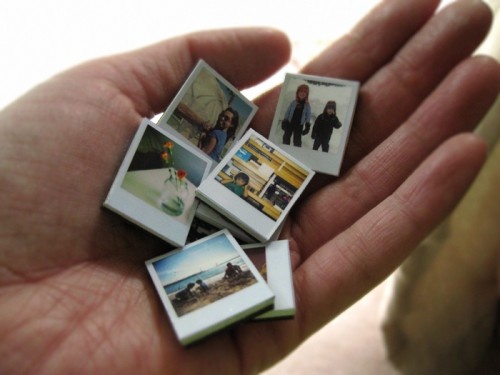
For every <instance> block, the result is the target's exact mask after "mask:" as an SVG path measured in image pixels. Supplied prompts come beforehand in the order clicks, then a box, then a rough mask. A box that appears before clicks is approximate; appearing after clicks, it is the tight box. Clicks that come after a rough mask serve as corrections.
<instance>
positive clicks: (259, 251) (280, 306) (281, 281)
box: [242, 240, 295, 320]
mask: <svg viewBox="0 0 500 375" xmlns="http://www.w3.org/2000/svg"><path fill="white" fill-rule="evenodd" d="M242 248H243V250H244V251H245V253H246V254H247V255H248V257H249V258H250V260H251V261H252V263H253V264H254V266H255V267H256V268H257V269H258V270H259V272H260V274H261V275H262V277H263V278H264V279H265V280H266V282H267V284H268V285H269V287H270V288H271V290H272V291H273V293H274V295H275V298H274V306H273V309H272V310H269V311H266V312H264V313H263V314H260V315H257V316H256V317H255V318H254V319H257V320H261V319H285V318H287V319H289V318H293V317H294V316H295V294H294V288H293V276H292V264H291V260H290V249H289V246H288V241H287V240H280V241H272V242H268V243H267V244H252V245H243V246H242Z"/></svg>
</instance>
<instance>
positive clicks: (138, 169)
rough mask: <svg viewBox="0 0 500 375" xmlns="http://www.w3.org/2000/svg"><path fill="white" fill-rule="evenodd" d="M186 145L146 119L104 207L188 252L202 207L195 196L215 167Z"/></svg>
mask: <svg viewBox="0 0 500 375" xmlns="http://www.w3.org/2000/svg"><path fill="white" fill-rule="evenodd" d="M192 150H193V148H192V146H190V145H189V144H188V143H187V142H186V141H185V140H184V139H182V138H179V137H177V136H175V135H174V134H169V133H168V132H166V131H165V130H163V129H160V128H158V127H157V126H156V125H155V124H154V123H152V122H151V121H150V120H148V119H144V120H143V121H142V122H141V124H140V126H139V129H138V131H137V133H136V135H135V137H134V139H133V140H132V143H131V145H130V148H129V150H128V151H127V154H126V155H125V158H124V159H123V162H122V165H121V166H120V169H119V170H118V173H117V176H116V178H115V180H114V182H113V185H112V186H111V189H110V191H109V193H108V196H107V197H106V200H105V201H104V204H103V205H104V207H106V208H108V209H110V210H112V211H114V212H116V213H118V214H119V215H121V216H123V217H124V218H126V219H127V220H129V221H131V222H133V223H135V224H137V225H139V226H141V227H142V228H144V229H146V230H147V231H149V232H151V233H153V234H154V235H156V236H158V237H160V238H162V239H163V240H165V241H167V242H168V243H170V244H172V245H174V246H183V245H184V244H185V242H186V238H187V235H188V232H189V228H190V225H191V222H192V220H193V218H194V215H195V211H196V207H197V205H198V203H199V201H198V200H197V199H196V198H195V190H196V188H197V187H198V186H199V185H200V183H201V181H202V180H203V179H204V178H206V177H207V176H208V174H209V172H210V168H211V164H212V162H211V161H210V159H209V158H208V157H206V156H204V155H202V154H198V153H193V151H192Z"/></svg>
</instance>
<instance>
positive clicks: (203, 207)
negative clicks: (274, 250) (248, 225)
mask: <svg viewBox="0 0 500 375" xmlns="http://www.w3.org/2000/svg"><path fill="white" fill-rule="evenodd" d="M195 218H197V219H199V220H201V221H203V222H204V223H206V224H208V225H211V226H212V227H214V228H217V230H220V229H227V230H229V232H230V233H231V234H232V235H233V236H234V237H235V238H236V240H237V241H238V242H239V243H240V244H241V243H244V244H251V243H254V242H255V238H253V237H251V236H250V235H249V234H248V233H246V232H245V231H244V230H242V229H241V228H240V227H239V226H237V225H236V224H234V223H233V222H232V221H230V220H228V219H226V218H225V217H224V216H222V215H221V214H220V213H219V212H217V211H215V210H214V209H213V208H212V207H210V206H208V205H207V204H205V203H203V202H200V203H199V204H198V207H197V208H196V212H195Z"/></svg>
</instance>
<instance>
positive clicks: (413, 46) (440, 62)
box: [345, 1, 492, 168]
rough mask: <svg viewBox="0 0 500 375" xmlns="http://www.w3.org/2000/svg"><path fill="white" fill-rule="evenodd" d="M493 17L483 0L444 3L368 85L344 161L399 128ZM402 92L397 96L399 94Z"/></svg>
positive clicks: (354, 158)
mask: <svg viewBox="0 0 500 375" xmlns="http://www.w3.org/2000/svg"><path fill="white" fill-rule="evenodd" d="M491 21H492V12H491V9H490V8H489V7H488V6H486V5H485V4H484V3H482V2H468V1H459V2H456V3H454V4H452V5H451V6H449V7H447V8H445V9H444V10H443V11H442V12H439V13H438V14H437V15H436V16H435V17H433V18H432V19H431V20H430V21H429V22H428V24H427V25H426V26H425V27H424V28H423V29H422V30H421V31H420V32H419V33H418V34H416V35H415V37H413V38H412V39H411V40H410V41H409V42H408V43H407V44H406V45H405V46H404V47H403V48H402V49H401V51H399V52H398V53H397V54H396V55H395V57H394V58H393V60H392V61H391V62H390V63H388V64H386V65H385V66H384V67H383V68H381V69H380V70H379V71H378V72H377V73H376V74H375V75H374V76H373V77H372V78H370V79H369V80H368V81H367V82H366V83H365V84H364V86H363V88H362V90H361V93H360V102H359V106H360V107H362V109H363V110H362V111H359V112H358V113H357V117H356V126H355V127H354V128H353V131H352V132H351V135H350V138H349V147H348V149H347V152H346V155H345V159H346V163H345V167H346V168H348V167H349V166H350V165H352V164H353V163H355V162H356V161H358V160H360V159H361V158H362V157H363V156H364V155H366V154H367V153H368V152H369V151H370V150H372V149H373V148H374V147H375V146H376V145H377V144H378V143H380V142H381V141H382V140H383V139H384V138H385V137H387V135H389V134H390V133H391V132H392V131H394V129H396V128H397V127H398V126H399V125H400V124H401V123H402V122H403V121H405V120H406V119H407V118H408V116H409V115H410V114H411V113H412V112H413V111H414V110H415V108H417V107H418V106H419V105H420V103H421V102H422V101H423V100H424V99H425V98H426V97H427V96H428V95H429V94H430V93H431V92H432V91H433V90H434V89H435V87H436V86H437V85H438V84H439V83H440V82H441V81H442V80H443V79H444V78H445V77H446V76H447V74H448V73H449V71H450V70H452V69H453V68H454V67H455V66H456V65H457V64H459V63H460V62H461V61H462V60H463V59H465V58H467V57H468V56H470V54H471V53H472V52H473V51H474V50H475V49H476V48H477V47H478V46H479V44H480V43H481V41H482V40H483V39H484V38H485V36H486V35H487V32H488V29H489V26H490V25H491ZM394 98H397V100H394Z"/></svg>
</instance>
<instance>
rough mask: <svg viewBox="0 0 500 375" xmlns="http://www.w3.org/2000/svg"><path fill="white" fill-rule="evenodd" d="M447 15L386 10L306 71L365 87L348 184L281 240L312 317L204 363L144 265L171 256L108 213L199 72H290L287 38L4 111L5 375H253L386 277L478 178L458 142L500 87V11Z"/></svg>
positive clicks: (299, 215) (234, 342)
mask: <svg viewBox="0 0 500 375" xmlns="http://www.w3.org/2000/svg"><path fill="white" fill-rule="evenodd" d="M435 3H436V1H434V0H426V1H424V0H422V1H418V2H397V1H393V2H386V3H385V4H384V5H382V6H381V8H379V9H378V10H376V11H374V12H373V13H372V14H371V15H370V16H368V18H366V19H365V20H363V21H362V22H361V23H360V25H358V26H357V27H356V28H355V30H354V31H353V32H352V33H351V34H350V36H347V37H345V38H343V39H341V40H340V41H338V42H337V43H335V44H334V45H333V46H332V47H330V48H329V49H328V50H326V51H325V52H324V53H323V54H322V55H320V56H319V57H318V58H317V59H315V60H314V61H312V62H311V63H310V64H309V65H308V66H306V67H305V68H304V71H303V72H304V73H307V74H315V75H324V76H334V77H340V78H345V79H357V80H359V81H361V83H362V87H361V95H360V100H359V103H358V108H357V111H356V116H355V122H354V126H353V129H352V135H351V137H350V141H349V144H348V148H347V154H346V157H345V162H344V169H343V172H342V177H340V178H338V179H333V178H329V177H326V176H318V178H316V179H315V181H314V184H313V186H312V187H311V189H310V190H309V191H308V192H307V197H306V196H304V197H303V199H302V200H301V203H300V204H299V205H298V206H297V207H295V209H294V210H293V211H292V213H291V215H290V218H289V220H288V222H287V225H286V227H285V229H284V232H283V236H284V237H287V238H289V239H290V243H291V250H292V256H293V265H294V270H295V271H294V281H295V288H296V301H297V316H296V318H295V319H294V320H290V321H279V322H259V323H245V324H239V325H237V326H236V327H234V328H233V329H231V330H228V331H225V332H222V333H219V334H217V335H215V336H213V337H211V338H209V339H208V340H206V341H204V342H201V343H199V344H197V345H195V346H193V347H191V348H188V349H185V348H183V347H181V346H180V345H179V343H178V342H177V340H176V338H175V335H174V334H173V331H172V329H171V327H170V323H169V321H168V319H167V317H166V314H165V313H164V311H163V308H162V306H161V303H160V301H159V299H158V297H157V295H156V293H155V291H154V288H153V286H152V283H151V281H150V279H149V276H148V275H147V271H146V269H145V267H144V263H143V262H144V260H146V259H149V258H151V257H153V256H155V255H159V254H161V253H163V252H164V251H163V249H164V244H163V243H162V242H161V241H160V240H158V239H156V238H154V237H153V236H151V235H149V234H147V233H144V232H143V231H141V230H140V229H138V228H136V227H134V226H132V225H129V224H127V223H126V222H124V221H122V220H121V219H120V218H119V217H118V216H116V215H114V214H113V213H111V212H108V211H106V210H102V209H101V208H100V206H101V204H102V202H103V200H104V198H105V196H106V194H107V191H108V189H109V187H110V185H111V183H112V180H113V178H114V176H115V173H116V170H117V167H118V165H119V164H120V162H121V159H122V158H123V156H124V153H125V151H126V148H127V146H128V143H129V141H130V139H131V137H132V136H133V134H134V133H135V130H136V129H137V126H138V124H139V123H140V121H141V118H142V117H152V116H153V115H154V114H155V113H159V112H162V111H163V110H164V109H165V108H166V106H167V105H168V104H169V102H170V100H171V99H172V98H173V96H174V95H175V93H176V90H177V88H178V87H180V85H181V84H182V83H183V81H184V79H185V78H186V76H187V74H188V73H189V71H190V70H191V69H192V67H193V66H194V64H195V63H196V61H197V60H198V59H199V58H203V59H205V60H206V61H207V62H208V63H209V64H210V65H211V66H213V67H214V68H215V70H217V71H218V72H220V73H221V74H222V75H223V76H224V77H225V78H227V79H228V81H230V82H231V83H233V84H234V85H235V86H237V87H239V88H244V87H248V86H250V85H253V84H255V83H257V82H258V81H260V80H261V79H263V78H265V77H266V76H268V75H269V74H271V73H272V72H273V71H275V70H276V69H277V68H278V67H279V66H280V65H281V64H282V63H284V62H285V61H286V59H287V58H288V55H289V45H288V43H287V41H286V39H285V38H284V37H283V36H282V35H281V34H279V33H276V32H271V31H269V30H266V31H263V30H254V29H253V30H248V29H245V30H232V31H231V30H226V31H219V32H211V33H208V34H207V33H198V34H194V35H191V36H188V37H183V38H179V39H175V40H171V41H167V42H164V43H161V44H158V45H156V46H152V47H148V48H145V49H143V50H140V51H136V52H132V53H129V54H125V55H121V56H116V57H111V58H105V59H101V60H98V61H94V62H90V63H87V64H84V65H82V66H79V67H77V68H74V69H72V70H70V71H67V72H64V73H62V74H60V75H58V76H56V77H54V78H53V79H52V80H50V81H49V82H47V83H45V84H43V85H41V86H39V87H37V88H35V89H33V90H32V91H31V92H30V93H28V94H27V95H26V96H24V97H23V98H21V99H19V100H18V101H17V102H15V103H13V104H12V105H11V106H9V107H8V108H6V109H5V110H4V111H3V112H2V113H0V142H1V147H0V254H1V255H0V262H1V263H0V264H1V272H0V300H1V303H0V316H1V317H2V319H1V320H0V335H1V337H2V341H1V343H0V348H1V350H0V353H1V354H2V358H3V359H2V363H1V364H0V372H2V373H6V374H7V373H14V372H16V373H30V372H31V373H37V374H39V373H69V372H93V373H105V372H108V373H110V372H111V373H175V374H182V373H188V374H192V373H196V374H199V373H219V374H234V373H239V372H241V373H252V372H256V371H259V370H261V369H263V368H264V367H266V366H269V365H270V364H272V363H273V362H275V361H277V360H278V359H280V358H282V357H283V356H284V355H286V354H287V353H288V352H289V351H290V350H292V349H293V348H294V347H295V346H296V345H298V344H299V343H300V342H301V341H303V340H304V339H305V338H306V337H307V336H308V335H310V334H311V333H313V332H314V331H315V330H317V329H318V328H320V327H321V326H322V325H324V324H325V323H326V322H327V321H328V320H330V319H332V318H333V317H334V316H335V315H337V314H339V313H340V312H341V311H342V310H344V309H345V308H347V307H348V306H349V305H350V304H352V303H353V302H354V301H355V300H356V299H357V298H359V297H360V296H362V295H363V294H364V293H366V292H367V291H368V290H370V289H371V288H372V287H374V286H375V285H376V284H377V283H378V282H380V281H381V280H382V279H383V278H385V277H386V276H387V275H388V274H389V273H390V272H391V271H392V270H393V269H394V268H395V267H397V265H398V264H400V262H401V261H402V260H403V259H404V258H405V257H406V256H407V255H408V254H409V253H410V251H411V250H412V248H413V247H414V246H415V245H416V244H417V243H418V242H419V241H420V240H421V239H422V238H423V237H424V236H425V235H426V234H427V233H429V231H431V230H432V229H433V228H434V227H435V226H436V225H437V223H438V222H439V221H440V220H441V219H443V218H444V217H445V215H446V214H447V213H448V212H449V211H450V210H451V209H452V208H453V207H454V205H455V204H456V202H457V200H458V199H459V198H460V197H461V196H462V194H463V193H464V191H465V190H466V189H467V187H468V185H469V183H470V182H471V180H472V179H473V177H474V175H475V174H476V172H477V171H478V169H479V168H480V166H481V163H482V161H483V159H484V151H485V150H484V146H483V143H482V142H481V141H479V140H478V139H477V138H475V137H474V136H472V135H467V134H462V135H456V134H458V133H462V132H467V131H470V130H472V129H473V128H474V126H475V125H476V124H477V123H478V121H479V120H480V119H481V117H482V116H483V115H484V113H485V112H486V111H487V109H488V108H489V106H490V105H491V104H492V102H493V101H494V100H495V98H496V96H497V94H498V89H499V85H500V73H499V68H498V64H497V63H495V62H493V61H492V60H490V59H485V58H469V57H468V56H469V54H470V53H471V52H472V51H473V50H474V49H475V47H476V46H477V45H478V43H479V42H480V40H481V39H482V38H483V36H484V34H485V32H486V28H487V26H488V24H489V22H490V17H491V15H490V13H489V12H488V11H487V10H486V8H485V7H484V6H483V5H480V4H477V3H474V4H473V3H471V2H465V1H462V2H458V3H457V4H455V5H453V6H452V7H451V8H449V9H447V10H445V11H444V12H443V13H441V14H438V15H437V16H434V17H432V18H431V19H430V20H428V18H430V17H431V14H432V13H433V11H434V6H435ZM394 30H397V32H394ZM236 51H237V52H238V53H237V54H236V53H235V52H236ZM269 51H272V52H273V53H269ZM234 56H239V60H238V63H237V64H235V63H234V61H233V60H234ZM276 102H277V90H274V91H272V92H270V93H269V94H267V95H264V96H263V97H262V98H260V99H259V100H258V105H259V107H260V110H259V112H258V113H257V116H256V118H255V121H254V125H253V126H254V127H255V128H256V129H257V130H259V131H260V132H262V133H264V134H267V132H268V130H269V128H268V124H269V123H270V120H271V119H272V115H273V112H274V109H275V106H276Z"/></svg>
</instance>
